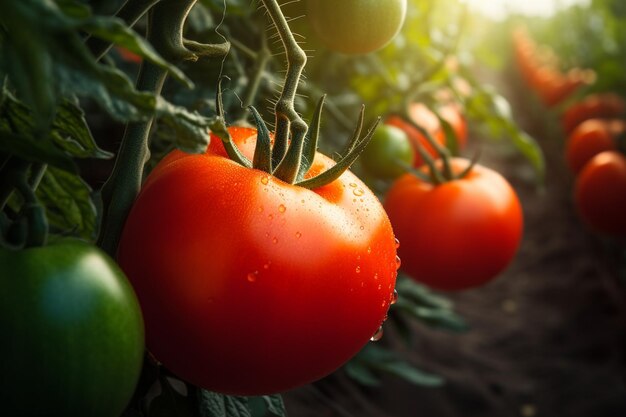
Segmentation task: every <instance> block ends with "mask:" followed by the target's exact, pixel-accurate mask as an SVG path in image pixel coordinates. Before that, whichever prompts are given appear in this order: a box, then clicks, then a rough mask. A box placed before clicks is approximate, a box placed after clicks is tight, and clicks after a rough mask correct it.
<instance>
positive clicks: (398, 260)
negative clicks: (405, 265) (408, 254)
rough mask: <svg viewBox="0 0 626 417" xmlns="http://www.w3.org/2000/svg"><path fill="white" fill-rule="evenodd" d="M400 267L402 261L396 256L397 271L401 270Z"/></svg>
mask: <svg viewBox="0 0 626 417" xmlns="http://www.w3.org/2000/svg"><path fill="white" fill-rule="evenodd" d="M400 265H402V259H400V257H399V256H398V255H396V269H400Z"/></svg>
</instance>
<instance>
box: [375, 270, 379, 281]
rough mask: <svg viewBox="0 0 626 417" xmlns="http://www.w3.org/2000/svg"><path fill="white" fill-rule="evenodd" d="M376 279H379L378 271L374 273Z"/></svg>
mask: <svg viewBox="0 0 626 417" xmlns="http://www.w3.org/2000/svg"><path fill="white" fill-rule="evenodd" d="M374 280H376V281H378V272H376V273H375V274H374Z"/></svg>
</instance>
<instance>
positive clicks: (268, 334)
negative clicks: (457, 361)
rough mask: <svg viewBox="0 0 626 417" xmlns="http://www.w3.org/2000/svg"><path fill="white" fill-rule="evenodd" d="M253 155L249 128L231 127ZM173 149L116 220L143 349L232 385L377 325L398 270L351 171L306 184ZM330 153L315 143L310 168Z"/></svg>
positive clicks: (356, 341) (303, 362) (241, 391)
mask: <svg viewBox="0 0 626 417" xmlns="http://www.w3.org/2000/svg"><path fill="white" fill-rule="evenodd" d="M229 131H230V133H231V136H232V137H233V140H234V142H235V143H236V144H237V145H238V147H239V148H240V149H241V151H242V152H243V153H244V154H246V155H248V156H249V157H251V156H252V152H253V147H254V145H255V142H256V131H255V130H253V129H246V128H230V129H229ZM224 155H225V152H224V149H223V146H222V144H221V142H220V140H219V139H218V138H217V137H212V140H211V144H210V146H209V148H208V150H207V152H206V153H205V154H203V155H186V154H183V153H182V152H179V151H175V152H174V153H173V154H170V156H168V157H166V158H165V159H164V160H163V161H162V162H161V163H160V164H159V165H158V166H157V167H156V168H155V170H154V171H153V172H152V174H151V175H150V177H149V178H148V180H147V181H146V184H145V186H144V188H143V189H142V191H141V193H140V195H139V197H138V199H137V201H136V203H135V205H134V206H133V208H132V211H131V213H130V216H129V218H128V221H127V223H126V226H125V230H124V232H123V236H122V239H121V242H120V246H119V256H118V258H119V261H120V265H121V266H122V268H123V269H124V271H125V272H126V273H127V275H128V276H129V277H130V280H131V282H132V283H133V286H134V287H135V289H136V291H137V294H138V297H139V301H140V303H141V306H142V309H143V312H144V317H145V321H146V339H147V345H148V349H149V350H150V351H151V352H152V353H153V354H154V355H155V357H156V358H157V359H158V360H159V361H161V362H162V363H163V364H164V366H166V367H167V368H168V369H170V370H171V371H172V372H174V373H175V374H177V375H178V376H179V377H181V378H183V379H185V380H187V381H190V382H192V383H194V384H196V385H198V386H201V387H204V388H206V389H209V390H213V391H217V392H223V393H228V394H237V395H258V394H268V393H272V392H279V391H284V390H287V389H290V388H293V387H295V386H298V385H302V384H306V383H309V382H311V381H313V380H316V379H318V378H321V377H322V376H324V375H327V374H328V373H330V372H332V371H333V370H335V369H336V368H338V367H339V366H340V365H342V364H343V363H344V362H345V361H346V360H348V359H349V358H350V357H351V356H353V355H354V354H355V353H356V352H357V351H358V350H359V349H360V348H362V347H363V345H364V344H365V343H366V342H368V341H369V339H370V337H371V336H372V335H373V334H374V332H375V331H376V330H377V328H378V327H379V326H380V325H381V323H382V321H383V319H384V317H385V314H386V312H387V309H388V308H389V302H390V300H391V297H392V295H393V290H394V285H395V278H396V269H397V263H396V249H395V238H394V235H393V232H392V229H391V224H390V223H389V220H388V218H387V216H386V214H385V212H384V210H383V208H382V206H381V205H380V203H379V202H378V200H377V199H376V197H375V196H374V195H373V194H372V193H371V192H370V191H369V190H368V189H367V188H366V187H365V185H364V184H363V183H362V182H361V181H360V180H359V179H358V178H357V177H356V176H354V175H353V174H352V173H350V172H346V173H344V174H343V175H342V176H341V177H340V178H339V179H338V180H336V181H334V182H332V183H330V184H328V185H326V186H324V187H320V188H318V189H315V190H307V189H304V188H301V187H298V186H294V185H290V184H286V183H284V182H282V181H280V180H278V179H276V178H274V177H272V176H270V175H269V174H267V173H265V172H262V171H259V170H255V169H247V168H244V167H242V166H240V165H238V164H236V163H235V162H233V161H231V160H229V159H227V158H225V157H224ZM332 163H333V162H332V161H331V160H330V159H329V158H327V157H325V156H323V155H321V154H317V155H316V158H315V161H314V165H313V167H312V169H311V171H309V175H313V173H316V172H319V171H321V170H322V169H324V168H325V167H328V166H330V165H331V164H332Z"/></svg>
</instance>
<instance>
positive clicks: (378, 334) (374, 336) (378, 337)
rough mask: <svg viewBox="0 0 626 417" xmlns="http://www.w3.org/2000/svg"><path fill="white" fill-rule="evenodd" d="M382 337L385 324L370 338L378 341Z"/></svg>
mask: <svg viewBox="0 0 626 417" xmlns="http://www.w3.org/2000/svg"><path fill="white" fill-rule="evenodd" d="M382 338H383V326H380V327H379V328H378V330H376V332H375V333H374V334H373V335H372V337H371V338H370V340H371V341H372V342H378V341H379V340H380V339H382Z"/></svg>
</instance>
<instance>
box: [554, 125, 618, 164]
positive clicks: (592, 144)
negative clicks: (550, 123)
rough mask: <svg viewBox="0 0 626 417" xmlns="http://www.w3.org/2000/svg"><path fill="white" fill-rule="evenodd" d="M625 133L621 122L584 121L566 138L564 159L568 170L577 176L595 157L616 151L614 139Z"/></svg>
mask: <svg viewBox="0 0 626 417" xmlns="http://www.w3.org/2000/svg"><path fill="white" fill-rule="evenodd" d="M624 132H626V123H625V122H623V121H621V120H610V121H609V120H603V119H590V120H586V121H584V122H583V123H581V124H580V125H578V126H577V127H576V129H574V131H573V132H572V133H571V134H570V135H569V137H568V138H567V143H566V146H565V159H566V160H567V164H568V166H569V168H570V170H571V171H572V172H573V173H574V174H577V173H579V172H580V170H581V169H582V168H583V167H584V166H585V164H586V163H587V162H588V161H589V160H590V159H591V158H593V157H594V156H595V155H597V154H599V153H601V152H604V151H610V150H616V149H617V143H616V137H617V136H619V135H620V134H623V133H624Z"/></svg>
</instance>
